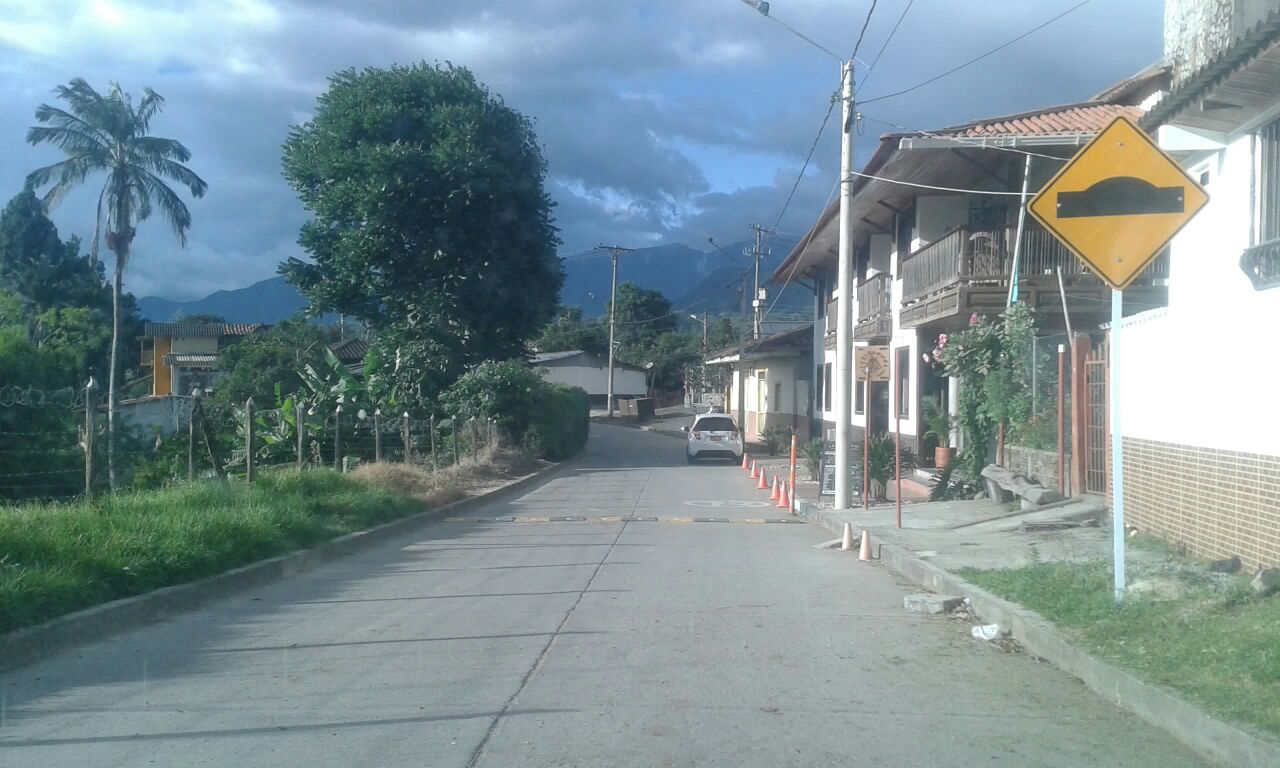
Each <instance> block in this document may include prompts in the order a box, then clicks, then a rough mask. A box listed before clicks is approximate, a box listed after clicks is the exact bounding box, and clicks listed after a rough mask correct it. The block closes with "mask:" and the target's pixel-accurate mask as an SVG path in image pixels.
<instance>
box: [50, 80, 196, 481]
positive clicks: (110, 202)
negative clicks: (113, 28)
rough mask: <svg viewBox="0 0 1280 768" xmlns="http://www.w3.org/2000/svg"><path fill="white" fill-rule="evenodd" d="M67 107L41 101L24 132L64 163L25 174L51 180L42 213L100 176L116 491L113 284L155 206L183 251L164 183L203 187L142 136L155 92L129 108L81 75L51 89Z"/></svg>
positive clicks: (179, 213)
mask: <svg viewBox="0 0 1280 768" xmlns="http://www.w3.org/2000/svg"><path fill="white" fill-rule="evenodd" d="M55 93H56V94H57V96H58V98H59V99H61V100H62V101H64V102H66V104H67V106H68V107H69V111H68V110H64V109H60V108H58V107H54V106H50V105H48V104H41V105H40V107H39V108H37V109H36V120H38V121H39V122H40V123H41V125H38V126H33V127H32V128H31V129H30V130H28V131H27V141H29V142H31V143H32V144H43V143H48V144H52V145H54V146H55V147H57V148H59V149H61V150H62V151H63V152H65V153H66V155H67V159H65V160H63V161H61V162H58V163H54V164H53V165H50V166H46V167H44V168H38V169H36V170H34V171H32V172H31V173H30V174H28V175H27V186H28V187H30V188H32V189H34V188H38V187H42V186H44V185H45V184H48V183H50V182H52V184H53V186H51V187H50V188H49V191H48V192H46V193H45V195H44V204H45V207H46V208H50V207H53V206H55V205H57V204H58V202H59V201H61V200H62V198H64V197H65V196H66V195H67V193H68V192H70V191H71V190H72V189H74V188H75V187H76V186H78V185H80V184H81V183H83V182H84V180H85V179H86V178H88V177H89V176H90V175H91V174H95V173H98V172H99V171H101V172H103V173H105V174H106V177H107V178H106V181H105V182H104V183H103V185H102V191H101V192H99V194H98V210H97V219H96V224H95V228H94V234H93V244H92V246H91V252H92V253H93V254H95V255H96V254H97V250H98V236H99V232H100V229H101V227H102V226H103V224H105V225H106V228H107V248H109V249H110V250H111V251H112V252H114V253H115V256H116V265H115V276H114V279H113V282H112V286H111V296H112V300H113V305H114V306H113V312H112V318H111V370H110V374H109V376H110V378H109V380H108V391H107V473H108V477H109V479H110V483H111V489H112V490H113V491H114V490H115V489H116V461H115V443H116V440H115V438H116V379H117V378H118V375H117V367H118V364H119V363H118V361H119V349H120V286H121V283H122V282H123V280H124V271H125V268H126V267H128V265H129V248H130V246H131V245H132V243H133V237H134V235H135V234H136V230H135V229H134V224H136V223H138V222H141V221H144V220H146V219H147V218H148V217H150V216H151V212H152V208H153V206H155V207H158V208H159V209H160V213H162V214H163V215H164V217H165V218H166V219H168V220H169V223H170V224H172V225H173V231H174V234H175V235H177V237H178V242H179V243H180V244H182V245H183V246H185V245H186V243H187V230H188V229H189V228H190V227H191V212H190V211H188V210H187V205H186V203H184V202H183V201H182V198H180V197H179V196H178V195H177V193H176V192H174V191H173V189H172V188H170V187H169V185H168V184H167V183H166V181H174V182H177V183H179V184H181V185H182V186H184V187H186V188H188V189H189V190H191V195H192V196H193V197H203V196H204V192H205V190H206V189H207V188H208V185H207V184H205V182H204V180H203V179H201V178H200V177H199V176H197V175H196V174H195V173H194V172H193V171H192V170H191V169H190V168H187V167H186V166H185V165H183V163H185V162H187V160H189V159H190V158H191V152H190V151H189V150H188V149H187V148H186V147H184V146H183V145H182V144H181V143H179V142H177V141H175V140H173V139H165V138H161V137H159V136H149V135H148V134H147V131H148V130H149V128H150V125H151V118H153V117H155V115H156V114H157V113H158V112H159V111H160V110H161V108H163V107H164V99H163V98H161V97H160V94H158V93H156V92H155V91H153V90H151V89H150V88H147V89H145V90H144V91H143V96H142V100H141V101H140V102H138V105H137V106H136V107H135V106H134V104H133V100H132V99H131V98H130V97H129V94H127V93H125V92H124V91H122V90H120V86H119V85H118V84H115V83H112V84H111V88H110V90H108V91H107V95H106V96H103V95H101V94H99V93H98V92H97V91H95V90H94V89H93V88H92V87H91V86H90V85H89V84H88V83H86V82H85V81H84V80H83V79H82V78H78V77H77V78H75V79H74V80H72V81H71V82H70V83H69V84H67V85H60V86H58V88H57V89H56V90H55Z"/></svg>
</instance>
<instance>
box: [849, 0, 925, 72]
mask: <svg viewBox="0 0 1280 768" xmlns="http://www.w3.org/2000/svg"><path fill="white" fill-rule="evenodd" d="M915 3H916V0H907V7H906V8H903V9H902V14H901V15H899V16H898V21H897V23H895V24H894V25H893V29H891V30H889V36H888V37H886V38H885V39H884V45H881V46H880V51H879V52H878V53H877V54H876V57H875V58H874V59H872V60H871V66H869V67H867V74H865V75H863V76H862V82H861V83H859V84H858V88H859V89H861V88H866V87H867V78H869V77H871V73H872V72H874V71H875V69H876V64H879V63H880V57H881V56H883V55H884V50H885V49H886V48H888V47H889V43H890V42H892V40H893V36H894V35H896V34H897V33H898V27H900V26H902V20H903V19H905V18H907V11H909V10H911V6H913V5H915Z"/></svg>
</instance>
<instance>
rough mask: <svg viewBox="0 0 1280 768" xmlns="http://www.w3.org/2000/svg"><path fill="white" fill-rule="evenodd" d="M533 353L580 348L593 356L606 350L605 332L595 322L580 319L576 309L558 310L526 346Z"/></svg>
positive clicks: (607, 333) (601, 324) (607, 340)
mask: <svg viewBox="0 0 1280 768" xmlns="http://www.w3.org/2000/svg"><path fill="white" fill-rule="evenodd" d="M530 346H532V347H533V349H534V351H536V352H568V351H571V350H577V349H580V350H582V351H583V352H589V353H591V354H593V355H606V354H608V351H609V329H608V327H607V326H605V325H604V324H603V323H600V322H599V321H596V320H584V319H583V317H582V309H580V308H579V307H560V309H558V310H557V311H556V317H555V319H554V320H552V321H551V322H549V323H547V325H546V327H544V328H543V329H542V333H541V334H539V335H538V338H536V339H534V340H533V342H532V343H531V344H530Z"/></svg>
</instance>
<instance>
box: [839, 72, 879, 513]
mask: <svg viewBox="0 0 1280 768" xmlns="http://www.w3.org/2000/svg"><path fill="white" fill-rule="evenodd" d="M840 80H841V84H840V91H841V96H840V101H841V105H842V106H843V109H842V110H841V113H842V114H841V117H842V119H841V121H840V125H841V127H842V131H841V134H840V266H839V272H838V277H837V279H838V280H839V286H838V287H839V290H840V294H839V296H838V297H837V299H836V375H835V388H836V497H835V508H836V509H848V508H849V499H850V493H849V480H850V477H849V475H850V466H849V453H850V451H849V448H850V447H851V446H850V445H849V432H850V426H851V423H852V416H853V296H852V295H851V294H852V290H851V287H852V286H853V227H852V224H853V222H852V221H851V217H850V207H851V204H852V202H853V61H847V62H845V63H844V65H843V66H842V67H841V75H840ZM867 406H868V408H867V410H868V412H869V411H870V403H868V404H867ZM868 426H869V425H868Z"/></svg>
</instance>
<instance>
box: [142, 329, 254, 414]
mask: <svg viewBox="0 0 1280 768" xmlns="http://www.w3.org/2000/svg"><path fill="white" fill-rule="evenodd" d="M266 327H267V326H265V325H263V324H262V323H181V322H179V323H147V324H146V325H145V326H144V327H143V332H142V339H141V341H142V367H143V368H150V369H151V373H152V376H151V397H168V396H170V395H184V396H185V395H190V394H191V391H192V390H193V389H200V390H202V391H205V392H211V391H212V390H213V385H214V383H215V381H216V380H217V378H218V373H219V371H218V353H219V352H221V351H222V350H223V349H225V348H226V347H228V346H230V345H231V344H234V343H235V342H237V341H239V340H240V339H242V338H244V337H245V336H248V335H249V334H252V333H257V332H258V331H262V330H265V329H266Z"/></svg>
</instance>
